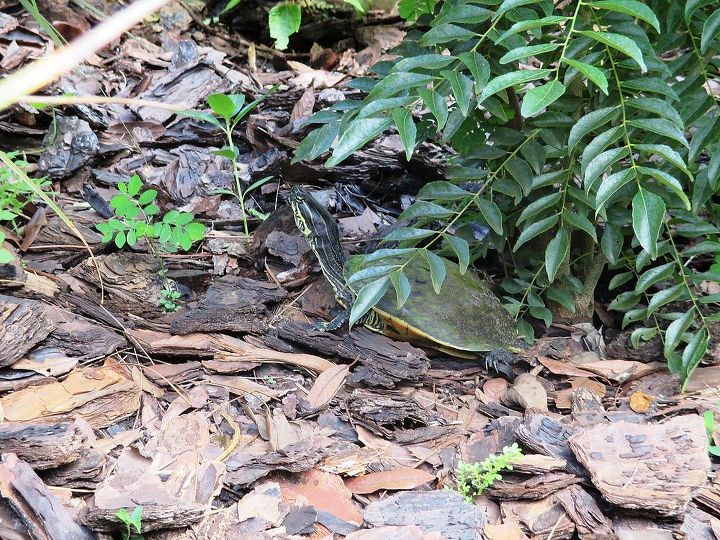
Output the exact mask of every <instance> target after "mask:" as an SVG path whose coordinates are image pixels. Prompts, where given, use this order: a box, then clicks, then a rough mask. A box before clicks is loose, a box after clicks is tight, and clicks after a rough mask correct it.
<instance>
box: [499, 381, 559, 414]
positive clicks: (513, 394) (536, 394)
mask: <svg viewBox="0 0 720 540" xmlns="http://www.w3.org/2000/svg"><path fill="white" fill-rule="evenodd" d="M502 401H503V403H505V404H509V405H519V406H520V407H522V408H523V410H526V409H530V408H532V409H539V410H541V411H547V410H548V408H547V392H545V388H543V385H542V384H540V381H538V380H537V377H535V376H533V375H530V374H529V373H521V374H520V375H518V377H517V379H515V383H514V384H513V385H512V388H510V389H509V390H508V391H507V392H505V393H504V394H503V396H502Z"/></svg>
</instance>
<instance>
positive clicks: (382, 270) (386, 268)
mask: <svg viewBox="0 0 720 540" xmlns="http://www.w3.org/2000/svg"><path fill="white" fill-rule="evenodd" d="M397 269H398V265H397V264H381V265H378V266H368V267H367V268H363V269H362V270H358V271H357V272H355V273H354V274H353V275H351V276H350V277H349V278H348V280H347V283H348V285H353V284H355V283H361V282H363V281H367V280H369V279H375V278H379V277H382V276H386V275H388V274H390V273H391V272H393V271H395V270H397Z"/></svg>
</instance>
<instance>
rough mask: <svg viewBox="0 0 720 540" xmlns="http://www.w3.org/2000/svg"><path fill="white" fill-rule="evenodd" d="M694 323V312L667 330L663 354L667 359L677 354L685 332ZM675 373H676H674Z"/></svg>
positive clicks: (672, 324)
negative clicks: (676, 351) (676, 350)
mask: <svg viewBox="0 0 720 540" xmlns="http://www.w3.org/2000/svg"><path fill="white" fill-rule="evenodd" d="M692 323H693V312H692V310H691V311H688V312H687V313H685V314H683V316H682V317H679V318H677V319H675V320H674V321H673V322H671V323H670V324H669V325H668V327H667V329H666V330H665V338H664V342H665V345H664V349H663V354H664V355H665V357H666V358H669V357H670V356H671V355H672V353H673V352H675V349H677V347H678V345H680V341H681V340H682V337H683V334H684V333H685V331H686V330H687V329H688V328H690V325H691V324H692ZM668 367H670V366H668ZM671 371H672V369H671ZM673 373H676V372H675V371H673Z"/></svg>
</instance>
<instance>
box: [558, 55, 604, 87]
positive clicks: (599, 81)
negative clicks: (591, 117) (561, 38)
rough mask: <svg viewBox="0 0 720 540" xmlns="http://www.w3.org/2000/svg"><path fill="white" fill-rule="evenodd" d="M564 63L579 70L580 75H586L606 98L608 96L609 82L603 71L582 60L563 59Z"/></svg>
mask: <svg viewBox="0 0 720 540" xmlns="http://www.w3.org/2000/svg"><path fill="white" fill-rule="evenodd" d="M562 61H563V62H565V63H566V64H568V65H570V66H572V67H574V68H575V69H577V70H578V71H579V72H580V73H582V74H583V75H585V77H587V78H588V79H589V80H591V81H592V82H593V83H595V86H597V87H598V88H599V89H600V90H602V93H603V94H605V95H606V96H607V95H608V80H607V77H605V74H604V73H603V72H602V70H600V69H598V68H596V67H595V66H592V65H590V64H587V63H585V62H581V61H580V60H572V59H571V58H565V57H563V58H562Z"/></svg>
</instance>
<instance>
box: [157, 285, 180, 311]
mask: <svg viewBox="0 0 720 540" xmlns="http://www.w3.org/2000/svg"><path fill="white" fill-rule="evenodd" d="M181 296H182V293H181V292H180V291H178V290H177V289H176V288H175V287H173V286H172V284H171V283H170V282H168V281H166V282H165V286H164V287H163V290H162V291H160V300H159V301H158V304H160V307H161V308H163V310H164V311H165V312H167V313H172V312H174V311H177V310H178V308H179V307H180V306H179V305H178V303H177V301H178V300H180V297H181Z"/></svg>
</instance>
